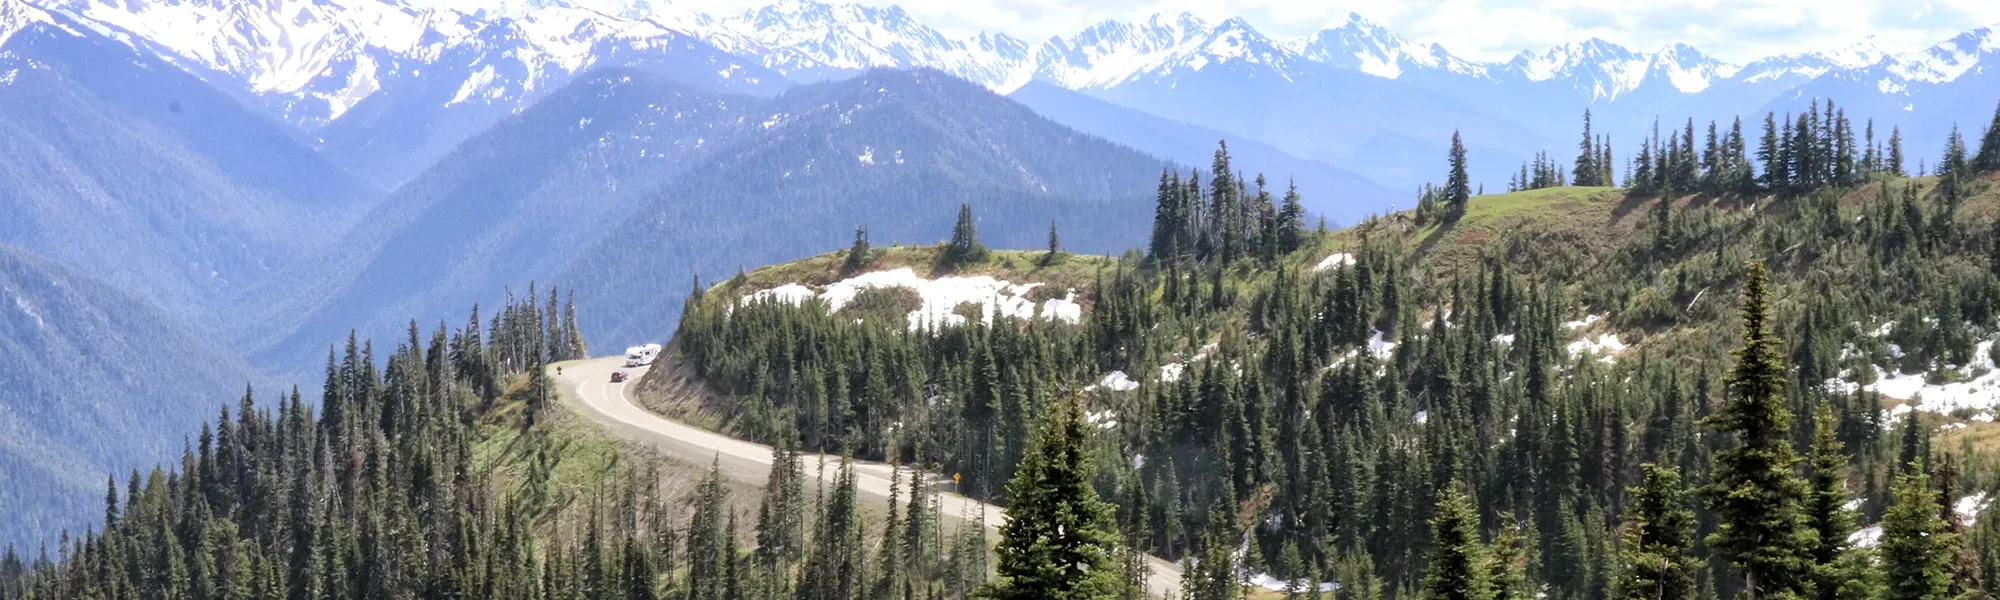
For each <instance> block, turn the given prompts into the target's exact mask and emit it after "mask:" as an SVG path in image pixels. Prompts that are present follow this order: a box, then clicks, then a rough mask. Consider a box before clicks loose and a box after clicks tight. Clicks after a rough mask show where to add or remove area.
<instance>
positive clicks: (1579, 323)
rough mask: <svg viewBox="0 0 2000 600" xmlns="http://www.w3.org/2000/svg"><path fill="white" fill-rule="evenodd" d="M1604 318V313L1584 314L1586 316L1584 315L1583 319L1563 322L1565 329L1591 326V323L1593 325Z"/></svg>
mask: <svg viewBox="0 0 2000 600" xmlns="http://www.w3.org/2000/svg"><path fill="white" fill-rule="evenodd" d="M1602 320H1604V315H1584V317H1583V318H1582V319H1579V320H1575V321H1570V322H1568V323H1563V328H1564V329H1578V328H1582V327H1589V326H1591V325H1593V324H1595V323H1597V322H1598V321H1602Z"/></svg>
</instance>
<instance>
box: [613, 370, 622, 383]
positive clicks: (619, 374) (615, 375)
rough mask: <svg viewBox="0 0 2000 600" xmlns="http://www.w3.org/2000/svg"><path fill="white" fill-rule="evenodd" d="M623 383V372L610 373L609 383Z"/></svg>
mask: <svg viewBox="0 0 2000 600" xmlns="http://www.w3.org/2000/svg"><path fill="white" fill-rule="evenodd" d="M624 381H625V372H624V371H612V372H611V383H624Z"/></svg>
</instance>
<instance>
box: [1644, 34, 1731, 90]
mask: <svg viewBox="0 0 2000 600" xmlns="http://www.w3.org/2000/svg"><path fill="white" fill-rule="evenodd" d="M1742 69H1743V68H1742V67H1739V66H1736V65H1732V64H1728V63H1724V62H1722V61H1719V60H1716V59H1714V58H1712V57H1710V56H1709V55H1707V54H1703V53H1702V52H1701V51H1700V50H1696V49H1694V47H1692V46H1689V45H1687V44H1669V45H1668V46H1667V47H1665V48H1661V49H1660V51H1659V52H1656V53H1654V54H1653V55H1652V67H1651V68H1650V69H1649V74H1648V76H1649V77H1660V78H1665V79H1666V80H1667V82H1668V83H1671V84H1673V86H1674V89H1676V90H1680V92H1681V93H1683V94H1698V93H1701V91H1702V90H1706V89H1708V86H1710V85H1714V83H1715V82H1716V81H1720V80H1725V79H1728V78H1730V77H1733V76H1735V75H1736V73H1737V72H1738V71H1741V70H1742Z"/></svg>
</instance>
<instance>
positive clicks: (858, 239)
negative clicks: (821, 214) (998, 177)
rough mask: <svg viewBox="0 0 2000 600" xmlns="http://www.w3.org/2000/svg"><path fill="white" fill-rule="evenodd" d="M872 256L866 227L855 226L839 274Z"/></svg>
mask: <svg viewBox="0 0 2000 600" xmlns="http://www.w3.org/2000/svg"><path fill="white" fill-rule="evenodd" d="M1051 227H1053V225H1051ZM954 235H955V234H954ZM874 258H875V257H874V250H873V249H871V248H869V247H868V228H867V227H856V228H855V229H854V244H853V245H851V246H848V247H847V258H846V260H843V261H841V263H840V274H842V275H853V274H855V273H859V272H861V270H862V269H865V268H868V263H869V262H870V261H873V260H874Z"/></svg>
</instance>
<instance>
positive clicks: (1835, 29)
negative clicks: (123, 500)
mask: <svg viewBox="0 0 2000 600" xmlns="http://www.w3.org/2000/svg"><path fill="white" fill-rule="evenodd" d="M410 1H411V2H414V3H419V4H425V3H428V4H449V5H453V6H458V7H470V6H489V5H494V6H497V5H499V4H501V3H507V4H509V5H527V4H537V3H546V2H557V1H563V0H410ZM567 1H569V2H571V3H574V4H578V5H583V6H587V7H590V8H594V9H597V10H601V11H604V12H607V13H613V14H617V13H623V12H626V10H627V9H628V8H630V7H632V6H633V5H635V4H642V3H651V4H652V5H653V6H654V7H655V8H656V9H657V8H658V7H661V6H672V7H673V9H680V10H684V9H693V10H696V11H700V12H704V13H708V14H710V15H713V16H717V17H722V16H728V15H735V14H740V13H742V12H744V11H746V10H750V9H754V8H757V7H760V6H764V5H766V4H769V3H770V1H771V0H674V1H671V2H669V1H668V0H567ZM857 1H858V2H859V3H861V4H869V5H889V4H901V5H902V6H903V9H904V10H905V11H907V12H909V13H910V14H911V15H912V16H913V17H915V18H917V19H918V20H920V21H922V22H923V23H925V24H927V25H930V26H932V27H935V28H937V29H939V30H941V31H943V32H945V33H946V34H947V35H952V36H957V37H966V36H970V35H974V34H977V33H979V32H981V31H1001V32H1005V33H1007V34H1009V35H1012V36H1014V37H1018V38H1022V39H1025V40H1029V41H1031V42H1036V41H1040V40H1044V39H1047V38H1048V37H1050V36H1067V35H1071V34H1074V33H1076V32H1077V31H1079V30H1081V29H1083V28H1085V27H1088V26H1090V25H1091V24H1094V23H1096V22H1099V21H1103V20H1105V19H1119V20H1132V19H1139V18H1143V17H1145V16H1147V15H1151V14H1154V13H1159V12H1170V13H1178V12H1181V11H1188V12H1193V13H1195V14H1197V15H1200V16H1202V17H1204V18H1207V19H1210V20H1220V19H1226V18H1229V17H1238V16H1240V17H1244V18H1245V19H1248V20H1249V21H1250V23H1251V24H1252V25H1254V26H1255V27H1257V28H1258V29H1259V30H1261V31H1263V32H1265V33H1266V34H1269V35H1273V36H1278V37H1289V36H1302V35H1306V34H1309V33H1312V32H1313V31H1316V30H1318V29H1321V28H1323V27H1326V26H1329V25H1337V24H1339V23H1341V22H1344V21H1345V20H1346V16H1347V14H1348V13H1350V12H1354V13H1359V14H1361V15H1362V16H1363V17H1366V18H1368V19H1369V20H1372V21H1376V22H1378V23H1381V24H1383V25H1385V26H1387V27H1388V28H1389V29H1390V30H1392V31H1395V32H1397V33H1399V34H1401V35H1403V36H1405V37H1408V38H1411V39H1413V40H1415V41H1417V42H1420V43H1425V44H1429V43H1439V44H1442V45H1443V46H1444V47H1445V49H1447V50H1449V51H1451V52H1452V53H1453V54H1457V55H1460V56H1463V57H1466V58H1470V59H1474V60H1484V61H1505V60H1507V59H1509V58H1511V57H1512V56H1513V55H1515V54H1517V53H1519V52H1521V51H1524V50H1526V51H1533V52H1540V51H1542V50H1545V49H1547V48H1549V47H1550V46H1555V45H1559V44H1565V43H1571V42H1578V41H1582V40H1585V39H1588V38H1592V37H1599V38H1603V39H1605V40H1609V41H1611V42H1615V43H1618V44H1621V45H1624V46H1627V47H1630V48H1632V49H1635V50H1642V51H1651V50H1654V49H1658V48H1660V47H1663V46H1666V45H1668V44H1671V43H1676V42H1680V43H1686V44H1689V45H1691V46H1694V47H1696V48H1699V49H1701V50H1702V51H1704V52H1707V53H1709V54H1712V55H1715V56H1717V57H1718V58H1721V59H1723V60H1726V61H1730V62H1737V63H1743V62H1748V61H1751V60H1755V59H1758V58H1762V57H1765V56H1771V55H1775V54H1783V53H1790V52H1806V51H1814V50H1830V49H1834V48H1838V47H1842V46H1846V45H1849V44H1852V43H1855V42H1858V41H1861V40H1863V39H1867V38H1869V37H1870V36H1873V38H1874V41H1875V43H1876V44H1878V45H1880V46H1881V47H1882V48H1883V49H1884V50H1888V51H1891V52H1907V51H1912V50H1918V49H1921V48H1924V47H1927V46H1929V45H1931V44H1934V43H1937V42H1939V41H1942V40H1945V39H1948V38H1950V37H1952V36H1954V35H1957V34H1958V33H1960V32H1962V31H1965V30H1967V29H1972V28H1976V27H1983V26H1988V25H1994V24H1996V23H2000V1H1995V0H1549V1H1535V0H1399V1H1387V2H1385V1H1380V0H1081V1H1079V0H902V1H900V2H898V1H896V0H857Z"/></svg>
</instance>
